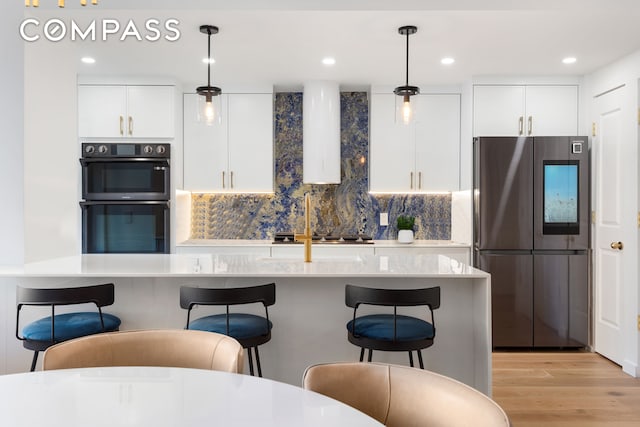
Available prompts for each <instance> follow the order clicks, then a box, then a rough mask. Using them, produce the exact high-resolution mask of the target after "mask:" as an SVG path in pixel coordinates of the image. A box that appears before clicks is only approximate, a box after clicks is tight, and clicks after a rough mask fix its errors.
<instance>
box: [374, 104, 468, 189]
mask: <svg viewBox="0 0 640 427" xmlns="http://www.w3.org/2000/svg"><path fill="white" fill-rule="evenodd" d="M398 99H400V98H399V97H398V96H396V95H394V94H373V95H372V97H371V137H370V141H371V142H370V145H369V151H370V159H371V160H370V169H369V186H370V190H371V191H374V192H390V193H394V192H398V193H400V192H426V191H454V190H458V189H459V187H460V184H459V171H460V95H459V94H425V95H419V96H414V97H412V100H411V102H412V103H413V104H414V106H415V108H416V111H415V116H414V122H413V123H412V124H410V125H403V124H401V123H396V120H395V111H396V105H395V103H396V101H397V100H398Z"/></svg>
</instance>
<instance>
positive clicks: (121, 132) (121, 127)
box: [120, 116, 124, 136]
mask: <svg viewBox="0 0 640 427" xmlns="http://www.w3.org/2000/svg"><path fill="white" fill-rule="evenodd" d="M120 135H121V136H122V135H124V117H122V116H120Z"/></svg>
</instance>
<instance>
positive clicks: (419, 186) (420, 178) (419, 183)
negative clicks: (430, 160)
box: [418, 172, 422, 190]
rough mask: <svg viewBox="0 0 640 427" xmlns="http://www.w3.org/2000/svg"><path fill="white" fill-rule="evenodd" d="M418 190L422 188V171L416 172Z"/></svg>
mask: <svg viewBox="0 0 640 427" xmlns="http://www.w3.org/2000/svg"><path fill="white" fill-rule="evenodd" d="M418 190H422V172H418Z"/></svg>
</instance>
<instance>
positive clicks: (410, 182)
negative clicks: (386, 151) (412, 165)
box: [409, 172, 413, 190]
mask: <svg viewBox="0 0 640 427" xmlns="http://www.w3.org/2000/svg"><path fill="white" fill-rule="evenodd" d="M409 189H411V190H413V172H410V173H409Z"/></svg>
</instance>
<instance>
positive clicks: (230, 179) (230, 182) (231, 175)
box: [229, 171, 233, 188]
mask: <svg viewBox="0 0 640 427" xmlns="http://www.w3.org/2000/svg"><path fill="white" fill-rule="evenodd" d="M229 185H230V187H231V188H233V171H231V172H229Z"/></svg>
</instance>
